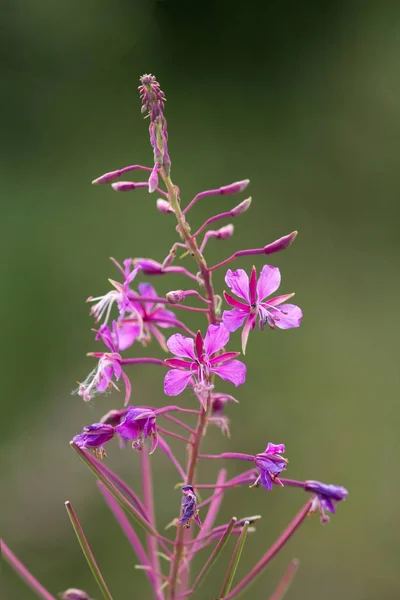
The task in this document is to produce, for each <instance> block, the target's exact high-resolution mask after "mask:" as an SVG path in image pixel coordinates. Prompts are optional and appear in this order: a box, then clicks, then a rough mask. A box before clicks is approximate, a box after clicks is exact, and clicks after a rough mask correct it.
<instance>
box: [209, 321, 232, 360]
mask: <svg viewBox="0 0 400 600" xmlns="http://www.w3.org/2000/svg"><path fill="white" fill-rule="evenodd" d="M228 342H229V331H228V329H227V328H226V327H225V325H224V324H223V323H221V324H220V325H209V326H208V329H207V333H206V336H205V338H204V350H205V352H206V354H208V356H211V355H212V354H215V352H218V351H219V350H221V349H222V348H223V347H224V346H226V344H227V343H228Z"/></svg>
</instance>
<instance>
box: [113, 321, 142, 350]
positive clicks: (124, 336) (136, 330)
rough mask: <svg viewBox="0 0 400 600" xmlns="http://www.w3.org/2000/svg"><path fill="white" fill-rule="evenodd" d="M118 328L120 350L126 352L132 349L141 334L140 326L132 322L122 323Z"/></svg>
mask: <svg viewBox="0 0 400 600" xmlns="http://www.w3.org/2000/svg"><path fill="white" fill-rule="evenodd" d="M117 328H118V349H119V350H126V349H127V348H130V347H131V346H132V344H133V343H134V341H135V340H136V339H137V338H138V337H139V335H140V332H141V327H140V325H136V324H134V323H131V322H124V321H120V322H119V323H118V324H117Z"/></svg>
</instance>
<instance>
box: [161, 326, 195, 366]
mask: <svg viewBox="0 0 400 600" xmlns="http://www.w3.org/2000/svg"><path fill="white" fill-rule="evenodd" d="M167 346H168V350H169V351H170V352H171V353H172V354H175V356H179V357H180V358H191V359H192V360H196V356H195V353H194V340H193V339H192V338H188V337H185V336H184V335H181V334H180V333H175V334H174V335H171V337H170V338H169V339H168V341H167Z"/></svg>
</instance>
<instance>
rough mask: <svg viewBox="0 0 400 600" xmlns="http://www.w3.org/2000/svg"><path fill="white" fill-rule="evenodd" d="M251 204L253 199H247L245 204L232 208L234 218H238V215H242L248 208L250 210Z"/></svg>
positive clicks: (244, 201)
mask: <svg viewBox="0 0 400 600" xmlns="http://www.w3.org/2000/svg"><path fill="white" fill-rule="evenodd" d="M250 204H251V197H250V198H247V199H246V200H243V202H241V203H240V204H238V205H237V206H235V207H234V208H232V210H231V215H232V217H237V216H238V215H241V214H242V213H244V212H246V210H247V209H248V208H250Z"/></svg>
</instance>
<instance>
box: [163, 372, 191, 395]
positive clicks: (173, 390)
mask: <svg viewBox="0 0 400 600" xmlns="http://www.w3.org/2000/svg"><path fill="white" fill-rule="evenodd" d="M191 377H192V373H191V371H181V370H180V369H172V370H171V371H168V373H167V374H166V376H165V379H164V393H165V394H167V396H179V394H180V393H182V392H183V390H184V389H185V388H186V386H187V384H188V383H189V381H190V378H191Z"/></svg>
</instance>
